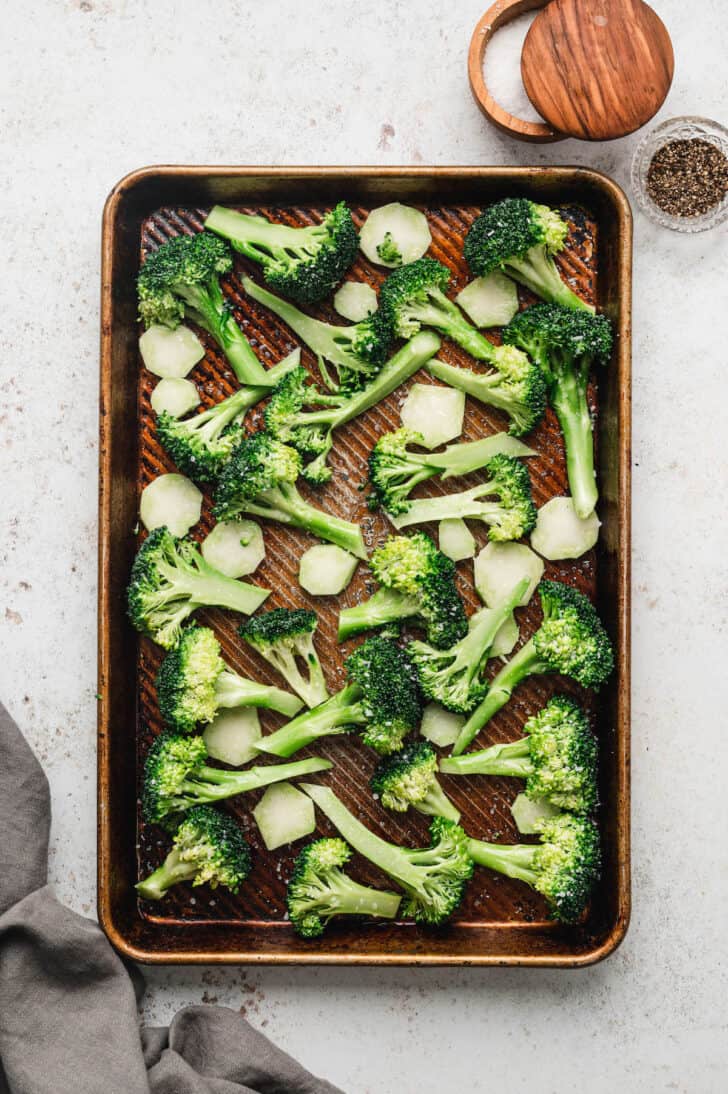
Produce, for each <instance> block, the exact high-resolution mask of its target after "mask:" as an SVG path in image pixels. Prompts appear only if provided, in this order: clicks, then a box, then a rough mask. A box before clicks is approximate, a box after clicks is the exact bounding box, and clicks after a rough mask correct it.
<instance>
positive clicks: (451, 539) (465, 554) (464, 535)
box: [437, 517, 475, 562]
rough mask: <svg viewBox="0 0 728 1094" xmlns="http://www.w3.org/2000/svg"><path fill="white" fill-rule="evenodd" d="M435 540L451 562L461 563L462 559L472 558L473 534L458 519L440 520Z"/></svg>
mask: <svg viewBox="0 0 728 1094" xmlns="http://www.w3.org/2000/svg"><path fill="white" fill-rule="evenodd" d="M437 539H438V543H439V544H440V550H441V551H442V553H443V554H444V555H447V557H448V558H451V559H452V560H453V562H462V561H463V559H465V558H472V557H473V555H474V554H475V540H474V538H473V533H472V532H471V531H470V529H469V528H468V526H467V524H466V523H465V521H464V520H461V519H460V517H450V518H448V519H447V520H441V521H440V527H439V528H438V530H437Z"/></svg>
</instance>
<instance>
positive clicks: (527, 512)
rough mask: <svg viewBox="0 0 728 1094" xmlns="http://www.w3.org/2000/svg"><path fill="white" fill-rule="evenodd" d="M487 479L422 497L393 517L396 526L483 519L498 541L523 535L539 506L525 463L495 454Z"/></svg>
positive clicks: (490, 462)
mask: <svg viewBox="0 0 728 1094" xmlns="http://www.w3.org/2000/svg"><path fill="white" fill-rule="evenodd" d="M484 470H485V471H486V472H487V475H488V479H487V480H486V482H483V483H479V484H478V486H473V487H471V489H470V490H461V491H460V492H459V493H457V494H442V495H441V496H440V497H436V498H418V499H417V500H416V501H411V502H409V503H408V504H407V507H406V508H405V509H404V510H402V511H400V513H398V514H397V516H393V517H392V523H393V524H394V526H395V527H396V528H407V527H409V526H410V525H411V524H424V523H425V522H426V521H428V520H446V519H450V518H452V517H460V518H461V519H462V520H482V521H483V522H484V523H485V524H487V525H488V538H489V539H490V540H492V541H493V542H496V543H504V542H506V541H508V540H512V539H520V538H521V536H525V535H527V534H528V533H529V532H530V531H531V529H532V528H533V527H534V525H535V523H536V506H535V505H534V504H533V498H532V496H531V480H530V478H529V475H528V469H527V467H526V465H525V464H523V463H521V462H520V460H518V459H516V458H515V456H504V455H502V454H501V455H498V456H493V458H492V459H490V460H488V462H487V463H486V464H485V468H484Z"/></svg>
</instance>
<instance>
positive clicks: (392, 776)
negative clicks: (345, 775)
mask: <svg viewBox="0 0 728 1094" xmlns="http://www.w3.org/2000/svg"><path fill="white" fill-rule="evenodd" d="M369 785H370V787H371V791H372V794H374V796H375V797H376V798H378V799H379V800H380V801H381V803H382V805H383V806H384V807H385V809H391V810H393V811H394V812H396V813H405V812H406V811H407V810H408V809H409V807H410V806H412V808H413V809H416V810H417V812H418V813H424V814H425V816H427V817H445V818H446V819H447V820H451V821H454V822H455V824H457V822H458V821H459V820H460V813H459V811H458V810H457V809H456V808H455V806H454V805H453V804H452V802H451V801H450V799H449V798H448V797H447V795H446V794H445V792H444V791H443V789H442V787H441V786H440V784H439V782H438V781H437V756H436V754H435V750H434V748H433V747H432V745H430V744H428V743H427V742H426V741H413V742H411V743H410V744H407V745H405V746H404V748H403V749H402V750H401V751H400V752H396V753H395V754H394V756H389V757H387V758H386V759H383V760H380V761H379V763H378V764H377V766H376V768H375V770H374V774H373V775H372V777H371V780H370V783H369Z"/></svg>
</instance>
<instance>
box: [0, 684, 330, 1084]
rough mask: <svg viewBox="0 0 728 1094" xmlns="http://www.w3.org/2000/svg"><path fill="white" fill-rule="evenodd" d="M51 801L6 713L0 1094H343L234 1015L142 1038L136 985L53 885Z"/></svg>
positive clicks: (198, 1013)
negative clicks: (50, 883) (49, 877)
mask: <svg viewBox="0 0 728 1094" xmlns="http://www.w3.org/2000/svg"><path fill="white" fill-rule="evenodd" d="M49 831H50V795H49V792H48V782H47V780H46V777H45V775H44V773H43V770H42V768H41V766H40V764H39V763H38V761H37V760H36V758H35V756H34V755H33V753H32V752H31V750H30V748H29V747H28V744H27V743H26V741H25V739H24V738H23V736H22V734H21V733H20V731H19V729H18V727H17V726H16V724H15V722H14V721H13V720H12V718H11V717H10V715H9V714H8V712H7V711H6V709H5V707H4V706H2V704H1V703H0V833H1V838H0V1094H150V1092H151V1094H241V1092H243V1094H255V1092H256V1091H258V1092H260V1094H287V1092H288V1091H291V1092H294V1094H341V1091H340V1090H338V1088H337V1087H334V1086H332V1085H331V1084H330V1083H327V1082H326V1081H325V1080H323V1079H317V1078H316V1077H315V1076H314V1075H311V1073H310V1072H308V1071H306V1070H305V1068H303V1067H301V1066H300V1064H298V1063H297V1062H296V1061H295V1060H293V1059H292V1058H291V1057H290V1056H288V1055H287V1054H286V1053H285V1052H282V1051H281V1050H280V1049H279V1048H276V1046H275V1045H274V1044H272V1042H271V1041H269V1040H268V1038H267V1037H264V1036H263V1034H262V1033H258V1032H257V1030H255V1029H253V1027H252V1026H251V1025H250V1024H249V1023H248V1022H246V1020H245V1019H244V1018H243V1017H242V1015H240V1014H237V1013H236V1012H235V1011H232V1010H229V1009H227V1008H226V1007H210V1006H199V1007H185V1008H184V1009H183V1010H181V1011H180V1012H179V1013H178V1014H177V1015H176V1016H175V1017H174V1019H173V1020H172V1024H171V1026H170V1027H169V1029H142V1030H140V1029H139V1022H138V1017H137V1000H136V996H135V992H134V984H133V982H132V978H131V975H130V973H129V971H128V970H127V969H126V967H125V966H124V964H123V963H122V961H121V959H120V958H119V957H118V955H117V954H116V952H115V951H114V950H113V949H112V947H111V945H110V944H109V942H108V940H107V939H106V936H105V935H104V934H103V932H102V931H101V930H100V929H99V927H98V925H97V924H96V923H93V922H92V921H91V920H88V919H84V918H83V917H82V916H79V915H76V914H75V912H71V911H69V909H68V908H64V906H63V905H62V904H60V903H59V901H58V900H57V899H56V897H55V896H54V895H53V892H52V891H51V889H50V888H49V887H48V885H47V884H46V882H47V867H48V836H49Z"/></svg>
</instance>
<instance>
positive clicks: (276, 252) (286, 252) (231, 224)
mask: <svg viewBox="0 0 728 1094" xmlns="http://www.w3.org/2000/svg"><path fill="white" fill-rule="evenodd" d="M205 228H209V229H210V231H212V232H216V233H217V234H218V235H221V236H223V237H224V238H225V239H227V240H229V241H230V243H231V244H232V246H233V249H234V250H236V251H238V252H239V253H240V254H242V255H244V256H245V257H246V258H249V259H250V260H251V261H252V262H257V263H258V264H259V265H260V266H261V267H262V270H263V276H264V277H265V280H266V281H267V282H268V284H269V285H272V287H273V288H274V289H275V290H276V291H277V292H282V293H283V295H284V296H290V297H292V298H293V299H294V300H298V301H299V302H300V303H301V304H315V303H316V302H317V301H319V300H323V298H324V297H325V296H328V294H329V293H330V292H331V290H332V289H333V288H334V286H335V285H337V284H338V282H339V281H341V279H342V277H343V276H344V274H345V273H346V271H347V270H348V269H349V267H350V266H351V264H352V262H353V261H354V259H355V258H356V253H357V250H358V248H359V239H358V236H357V234H356V228H355V227H354V221H353V220H352V219H351V213H350V212H349V207H348V206H347V204H346V202H344V201H340V202H339V204H338V205H336V206H335V208H333V209H332V210H331V212H330V213H327V214H326V216H325V217H324V219H323V220H322V222H321V223H320V224H311V225H307V226H306V227H305V228H292V227H291V226H290V225H288V224H272V223H271V222H270V221H268V220H266V219H265V217H260V216H248V215H246V214H245V213H236V212H235V211H234V210H233V209H225V208H223V206H221V205H214V206H213V208H212V209H211V211H210V215H209V216H208V218H207V220H206V221H205Z"/></svg>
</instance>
